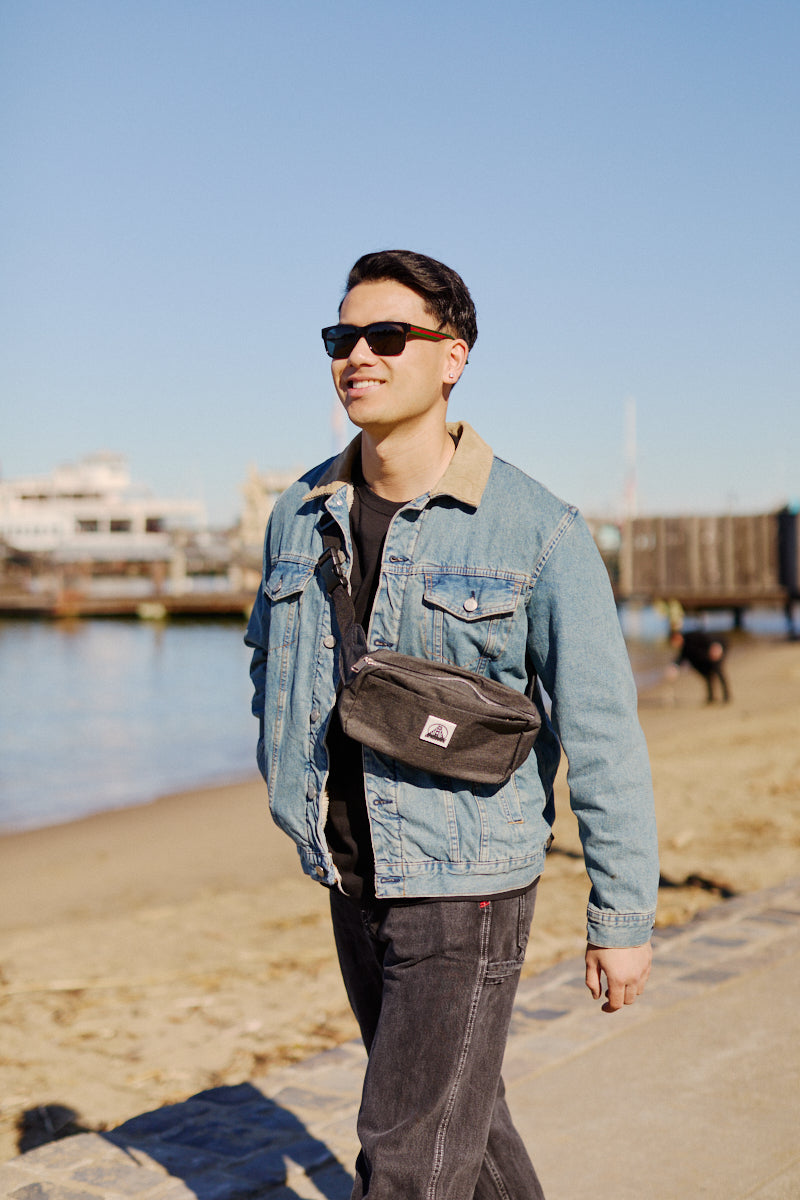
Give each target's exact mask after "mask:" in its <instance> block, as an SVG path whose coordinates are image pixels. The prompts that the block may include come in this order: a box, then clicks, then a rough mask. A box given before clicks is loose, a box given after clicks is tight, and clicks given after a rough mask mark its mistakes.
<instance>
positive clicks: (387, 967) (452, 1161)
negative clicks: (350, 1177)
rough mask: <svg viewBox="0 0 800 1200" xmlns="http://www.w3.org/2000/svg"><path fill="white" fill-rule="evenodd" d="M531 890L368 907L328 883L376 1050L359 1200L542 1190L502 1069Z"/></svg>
mask: <svg viewBox="0 0 800 1200" xmlns="http://www.w3.org/2000/svg"><path fill="white" fill-rule="evenodd" d="M535 897H536V884H534V885H533V886H532V887H531V888H530V889H529V890H528V891H527V892H526V893H524V894H523V895H522V896H516V897H514V898H513V899H506V900H490V899H487V900H485V901H478V900H462V901H428V902H425V903H419V904H408V903H403V904H392V903H390V902H381V901H378V902H376V903H374V904H373V905H372V906H371V907H370V908H368V909H366V910H363V911H362V910H360V909H359V908H357V907H356V905H354V904H353V903H352V902H351V901H349V900H348V899H347V898H346V897H344V896H343V895H342V894H341V893H340V892H337V891H335V890H333V891H332V892H331V915H332V918H333V930H334V935H335V938H336V948H337V951H338V955H339V963H340V966H341V969H342V976H343V978H344V983H345V987H346V989H347V995H348V998H349V1000H350V1004H351V1006H352V1009H353V1012H354V1013H355V1016H356V1019H357V1021H358V1023H359V1026H360V1029H361V1034H362V1037H363V1039H364V1044H365V1046H366V1048H367V1052H368V1055H369V1060H368V1063H367V1070H366V1075H365V1077H364V1089H363V1093H362V1099H361V1110H360V1112H359V1118H358V1134H359V1140H360V1142H361V1152H360V1154H359V1157H358V1161H357V1164H356V1182H355V1186H354V1188H353V1193H352V1200H362V1198H368V1200H544V1193H543V1192H542V1189H541V1186H540V1184H539V1180H538V1179H537V1176H536V1172H535V1171H534V1168H533V1164H532V1163H531V1161H530V1159H529V1157H528V1154H527V1152H526V1150H525V1147H524V1145H523V1143H522V1139H521V1138H520V1136H519V1134H518V1133H517V1131H516V1129H515V1128H514V1125H513V1122H512V1120H511V1116H510V1114H509V1111H508V1107H507V1105H506V1102H505V1098H504V1088H503V1081H502V1078H501V1074H500V1072H501V1068H502V1063H503V1054H504V1051H505V1045H506V1038H507V1035H508V1026H509V1022H510V1020H511V1010H512V1007H513V1004H514V996H515V993H516V990H517V984H518V982H519V972H520V968H521V966H522V962H523V959H524V957H525V948H526V945H527V942H528V934H529V931H530V924H531V918H532V916H533V907H534V901H535Z"/></svg>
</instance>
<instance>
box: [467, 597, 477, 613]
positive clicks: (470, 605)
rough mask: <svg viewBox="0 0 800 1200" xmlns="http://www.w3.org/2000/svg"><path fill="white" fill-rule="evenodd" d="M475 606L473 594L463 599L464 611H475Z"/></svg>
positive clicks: (475, 601)
mask: <svg viewBox="0 0 800 1200" xmlns="http://www.w3.org/2000/svg"><path fill="white" fill-rule="evenodd" d="M477 607H478V601H477V600H476V599H475V597H474V596H470V597H469V598H468V599H467V600H465V601H464V610H465V612H475V609H476V608H477Z"/></svg>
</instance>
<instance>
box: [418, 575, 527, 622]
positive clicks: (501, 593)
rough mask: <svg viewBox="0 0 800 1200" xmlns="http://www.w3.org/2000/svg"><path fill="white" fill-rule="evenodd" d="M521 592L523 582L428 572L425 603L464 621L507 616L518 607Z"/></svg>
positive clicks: (489, 576)
mask: <svg viewBox="0 0 800 1200" xmlns="http://www.w3.org/2000/svg"><path fill="white" fill-rule="evenodd" d="M521 591H522V582H521V580H519V579H509V578H498V577H497V576H496V575H464V574H456V573H455V572H453V571H439V572H435V573H434V572H427V571H426V572H425V593H424V598H425V603H426V604H428V605H431V606H432V607H434V608H440V609H442V610H443V611H444V612H448V613H450V614H451V615H452V616H454V617H458V618H459V620H461V621H481V620H485V619H486V618H487V617H499V616H507V615H509V614H510V613H513V611H514V609H515V608H516V607H517V601H518V600H519V597H520V593H521Z"/></svg>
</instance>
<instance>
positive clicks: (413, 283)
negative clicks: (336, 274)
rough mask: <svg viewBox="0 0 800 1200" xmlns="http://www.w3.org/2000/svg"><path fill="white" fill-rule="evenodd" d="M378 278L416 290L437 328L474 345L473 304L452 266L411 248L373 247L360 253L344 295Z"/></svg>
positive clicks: (476, 335) (351, 271)
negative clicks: (370, 251)
mask: <svg viewBox="0 0 800 1200" xmlns="http://www.w3.org/2000/svg"><path fill="white" fill-rule="evenodd" d="M381 279H393V280H394V281H395V282H396V283H402V284H403V285H404V286H405V287H407V288H410V289H411V291H412V292H416V293H417V295H418V296H421V297H422V299H423V300H424V301H425V307H426V309H427V310H428V312H429V313H430V314H431V315H432V316H433V317H434V318H435V320H436V321H437V322H438V324H439V327H440V328H442V327H444V326H446V327H447V328H448V329H449V330H450V331H451V332H453V333H455V334H456V336H457V337H460V338H463V339H464V341H465V342H466V343H467V345H468V346H469V348H470V350H471V349H472V347H473V346H474V345H475V343H476V341H477V340H478V320H477V317H476V315H475V305H474V304H473V302H472V297H471V296H470V294H469V290H468V288H467V285H466V284H465V283H464V280H463V279H462V278H461V276H460V275H459V274H458V273H457V272H456V271H454V270H453V269H452V267H447V266H445V264H444V263H441V262H438V261H437V260H436V259H435V258H429V257H428V255H427V254H417V253H416V252H415V251H413V250H374V251H372V253H370V254H363V255H362V256H361V258H360V259H359V260H358V262H357V263H355V264H354V265H353V267H352V268H351V270H350V274H349V275H348V276H347V285H346V287H345V296H346V295H347V293H348V292H350V291H352V289H353V288H354V287H356V286H357V285H358V284H359V283H377V282H378V281H379V280H381ZM339 307H340V309H341V305H340V306H339Z"/></svg>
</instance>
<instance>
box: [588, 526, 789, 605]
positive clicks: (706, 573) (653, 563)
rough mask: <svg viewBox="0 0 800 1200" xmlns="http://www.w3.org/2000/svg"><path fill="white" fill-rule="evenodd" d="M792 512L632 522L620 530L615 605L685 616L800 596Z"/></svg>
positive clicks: (782, 602) (782, 601)
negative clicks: (667, 606)
mask: <svg viewBox="0 0 800 1200" xmlns="http://www.w3.org/2000/svg"><path fill="white" fill-rule="evenodd" d="M798 562H800V522H798V520H797V516H796V514H791V513H761V514H758V515H756V516H734V515H732V514H731V515H725V516H676V517H637V518H634V519H632V520H629V521H627V522H626V523H625V524H624V525H623V527H622V531H621V545H620V550H619V557H618V563H617V569H616V578H614V576H613V574H612V579H613V582H614V587H615V593H616V595H617V598H618V599H619V600H625V601H634V602H636V601H638V602H641V603H655V602H658V601H661V602H664V603H669V602H672V603H675V604H679V605H680V606H681V607H682V608H683V609H684V610H685V611H686V612H699V611H711V610H715V609H730V610H732V611H733V612H734V614H736V617H737V620H738V619H740V618H741V614H742V612H743V611H744V610H745V609H747V608H752V607H754V606H757V605H764V606H781V607H786V606H788V605H790V604H791V603H793V601H795V600H797V599H800V577H799V574H798Z"/></svg>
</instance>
